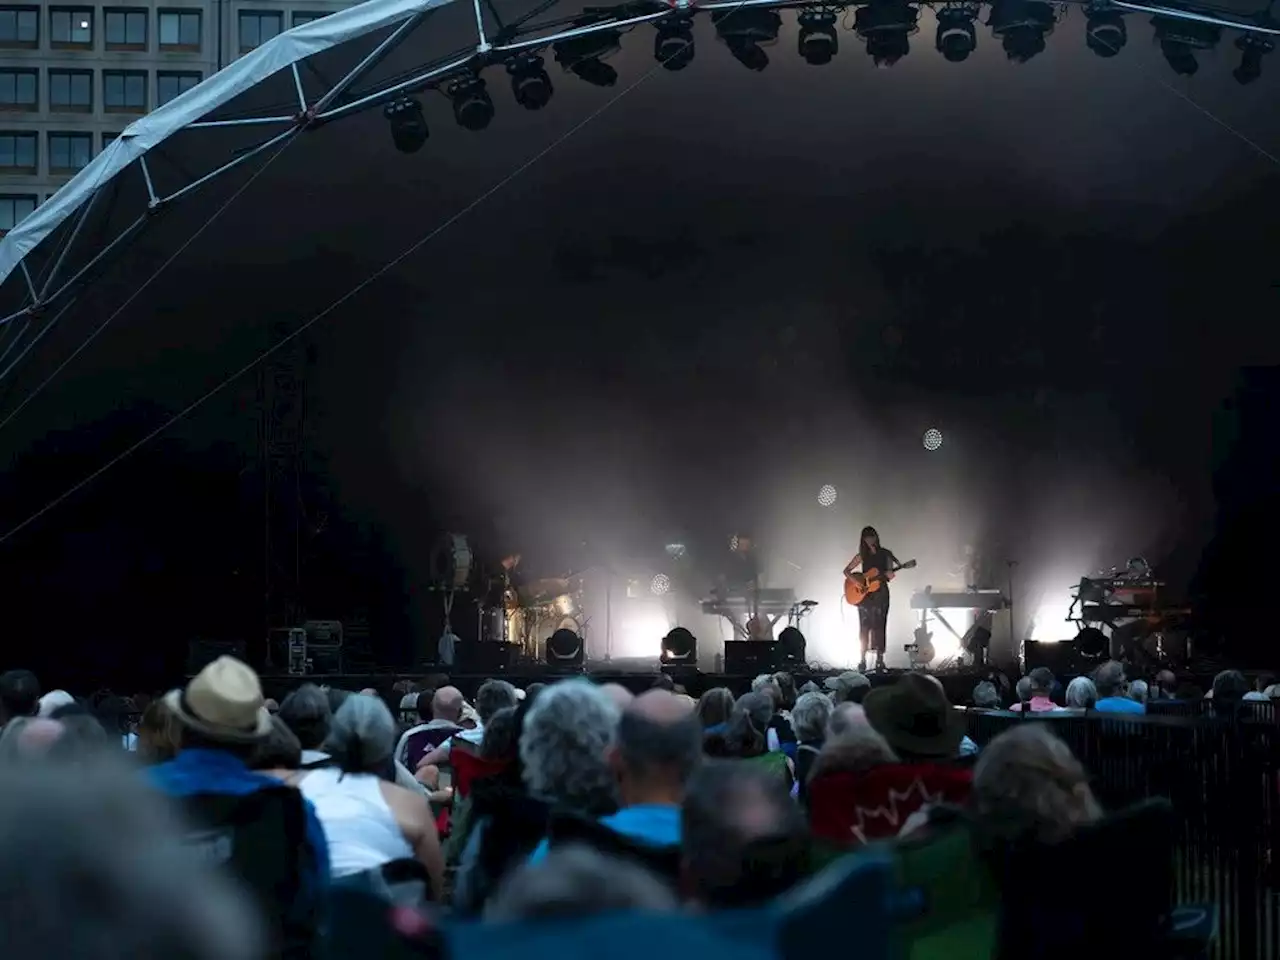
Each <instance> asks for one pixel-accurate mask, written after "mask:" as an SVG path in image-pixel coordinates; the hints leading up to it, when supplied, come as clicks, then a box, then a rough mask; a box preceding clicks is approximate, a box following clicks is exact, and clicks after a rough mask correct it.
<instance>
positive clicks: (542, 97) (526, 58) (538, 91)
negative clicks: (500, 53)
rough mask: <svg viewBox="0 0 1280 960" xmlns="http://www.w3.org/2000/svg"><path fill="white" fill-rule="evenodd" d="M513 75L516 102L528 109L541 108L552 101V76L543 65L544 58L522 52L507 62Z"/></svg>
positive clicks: (512, 91)
mask: <svg viewBox="0 0 1280 960" xmlns="http://www.w3.org/2000/svg"><path fill="white" fill-rule="evenodd" d="M507 73H508V74H510V76H511V93H512V95H513V96H515V98H516V103H518V104H520V106H522V107H524V108H525V109H526V110H541V109H542V108H543V107H545V106H546V105H547V104H548V103H550V102H551V94H552V93H553V92H554V91H553V90H552V88H551V78H550V77H549V76H547V71H546V69H545V68H544V67H543V65H542V58H541V57H539V56H538V55H536V54H533V53H522V54H520V55H519V56H518V57H516V58H515V59H514V60H512V61H511V62H510V63H508V64H507Z"/></svg>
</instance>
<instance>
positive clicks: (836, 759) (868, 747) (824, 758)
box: [809, 704, 898, 781]
mask: <svg viewBox="0 0 1280 960" xmlns="http://www.w3.org/2000/svg"><path fill="white" fill-rule="evenodd" d="M854 706H856V705H855V704H842V705H841V707H840V708H839V709H846V710H847V709H850V708H852V707H854ZM897 762H898V755H897V754H896V753H895V752H894V750H893V747H891V746H889V742H888V741H887V740H885V738H884V737H883V736H881V735H880V733H879V732H878V731H877V730H876V728H875V727H873V726H871V724H870V723H868V722H867V721H866V719H865V717H864V718H863V719H862V720H860V721H857V722H852V723H850V725H849V726H842V727H841V728H840V732H839V733H832V734H831V735H829V736H828V737H827V739H826V742H825V743H823V745H822V749H821V750H820V751H819V752H818V756H817V757H815V758H814V761H813V766H812V767H811V768H810V769H809V779H810V781H812V780H813V778H814V777H821V776H825V775H826V774H829V773H862V772H863V771H866V770H870V769H871V768H872V767H878V766H880V765H881V764H885V763H897Z"/></svg>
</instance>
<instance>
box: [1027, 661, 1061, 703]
mask: <svg viewBox="0 0 1280 960" xmlns="http://www.w3.org/2000/svg"><path fill="white" fill-rule="evenodd" d="M1027 679H1028V680H1030V681H1031V696H1033V697H1048V696H1051V695H1052V694H1053V685H1054V682H1055V681H1054V677H1053V671H1052V670H1050V669H1049V668H1048V667H1036V668H1035V669H1034V670H1032V671H1031V672H1030V673H1028V674H1027Z"/></svg>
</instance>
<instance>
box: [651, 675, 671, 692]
mask: <svg viewBox="0 0 1280 960" xmlns="http://www.w3.org/2000/svg"><path fill="white" fill-rule="evenodd" d="M651 689H653V690H666V691H668V692H674V691H675V689H676V682H675V681H674V680H672V679H671V677H670V676H669V675H667V674H665V673H660V674H658V676H657V677H656V678H654V681H653V684H652V685H651Z"/></svg>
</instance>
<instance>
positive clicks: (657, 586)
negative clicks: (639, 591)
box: [649, 573, 671, 597]
mask: <svg viewBox="0 0 1280 960" xmlns="http://www.w3.org/2000/svg"><path fill="white" fill-rule="evenodd" d="M670 589H671V578H670V577H668V576H667V575H666V574H665V573H659V574H655V575H654V578H653V580H652V582H651V583H650V584H649V591H650V592H651V593H652V594H653V595H654V596H655V597H660V596H662V595H663V594H665V593H666V592H667V591H668V590H670Z"/></svg>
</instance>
